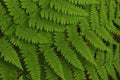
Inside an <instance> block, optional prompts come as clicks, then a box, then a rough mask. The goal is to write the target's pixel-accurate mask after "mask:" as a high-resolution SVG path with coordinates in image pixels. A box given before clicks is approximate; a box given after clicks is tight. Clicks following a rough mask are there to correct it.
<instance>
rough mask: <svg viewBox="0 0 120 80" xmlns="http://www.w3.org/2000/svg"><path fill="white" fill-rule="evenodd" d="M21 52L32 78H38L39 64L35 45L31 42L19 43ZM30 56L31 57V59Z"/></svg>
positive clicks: (34, 79)
mask: <svg viewBox="0 0 120 80" xmlns="http://www.w3.org/2000/svg"><path fill="white" fill-rule="evenodd" d="M20 49H21V53H23V55H22V56H23V57H24V61H25V64H26V68H27V69H28V71H30V74H31V77H32V79H33V80H36V79H37V80H40V64H39V61H38V55H37V52H36V47H35V46H33V45H31V44H25V43H21V46H20ZM31 58H32V59H31Z"/></svg>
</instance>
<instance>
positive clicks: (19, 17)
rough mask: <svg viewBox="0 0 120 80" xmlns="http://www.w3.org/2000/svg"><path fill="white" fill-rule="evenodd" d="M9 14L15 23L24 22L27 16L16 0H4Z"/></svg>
mask: <svg viewBox="0 0 120 80" xmlns="http://www.w3.org/2000/svg"><path fill="white" fill-rule="evenodd" d="M4 2H5V4H6V6H7V8H8V11H9V14H10V15H11V16H13V17H14V22H15V23H17V24H21V23H24V22H25V20H26V18H27V16H26V14H25V13H24V11H23V10H22V9H21V8H20V4H19V1H18V0H4Z"/></svg>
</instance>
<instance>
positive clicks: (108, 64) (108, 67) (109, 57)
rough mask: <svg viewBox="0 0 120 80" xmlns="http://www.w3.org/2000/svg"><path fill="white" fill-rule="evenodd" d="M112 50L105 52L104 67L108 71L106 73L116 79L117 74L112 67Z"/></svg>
mask: <svg viewBox="0 0 120 80" xmlns="http://www.w3.org/2000/svg"><path fill="white" fill-rule="evenodd" d="M110 48H112V45H110ZM113 58H114V57H113V52H112V51H108V52H106V63H105V67H106V70H107V72H108V74H109V75H110V76H111V77H112V78H113V79H114V80H117V76H116V72H115V69H114V67H113Z"/></svg>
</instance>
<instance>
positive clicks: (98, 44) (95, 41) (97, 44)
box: [84, 30, 108, 50]
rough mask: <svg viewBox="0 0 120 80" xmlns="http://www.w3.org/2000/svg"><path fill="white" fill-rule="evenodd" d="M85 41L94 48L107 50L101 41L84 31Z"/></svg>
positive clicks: (88, 31) (89, 32)
mask: <svg viewBox="0 0 120 80" xmlns="http://www.w3.org/2000/svg"><path fill="white" fill-rule="evenodd" d="M84 32H85V36H86V39H88V40H89V41H90V43H91V44H93V45H94V46H95V47H96V48H99V49H101V50H108V48H107V46H106V45H105V44H104V43H103V41H102V40H101V39H100V38H99V37H97V35H95V33H94V32H93V31H91V30H84Z"/></svg>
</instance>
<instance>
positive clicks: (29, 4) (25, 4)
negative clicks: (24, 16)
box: [20, 0, 38, 15]
mask: <svg viewBox="0 0 120 80" xmlns="http://www.w3.org/2000/svg"><path fill="white" fill-rule="evenodd" d="M20 1H21V5H22V8H24V9H26V13H29V14H30V15H31V14H32V13H33V12H34V11H36V10H37V9H38V7H37V5H36V3H34V2H33V0H27V1H26V0H20Z"/></svg>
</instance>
